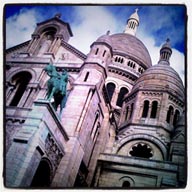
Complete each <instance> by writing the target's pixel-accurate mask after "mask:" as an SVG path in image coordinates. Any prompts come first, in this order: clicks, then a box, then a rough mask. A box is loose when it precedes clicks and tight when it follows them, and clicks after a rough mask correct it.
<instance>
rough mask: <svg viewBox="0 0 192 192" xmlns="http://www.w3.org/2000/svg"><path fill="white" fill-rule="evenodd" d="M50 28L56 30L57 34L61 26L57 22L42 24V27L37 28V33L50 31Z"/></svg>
mask: <svg viewBox="0 0 192 192" xmlns="http://www.w3.org/2000/svg"><path fill="white" fill-rule="evenodd" d="M49 29H51V30H55V31H56V34H58V33H59V31H60V26H58V25H56V24H46V25H44V26H41V27H39V28H37V31H35V34H36V33H38V34H42V33H44V32H46V31H48V30H49Z"/></svg>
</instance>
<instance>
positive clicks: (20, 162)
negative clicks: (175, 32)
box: [4, 11, 186, 188]
mask: <svg viewBox="0 0 192 192" xmlns="http://www.w3.org/2000/svg"><path fill="white" fill-rule="evenodd" d="M138 25H139V16H138V13H137V11H136V12H135V13H133V14H132V15H131V16H130V18H129V19H128V22H127V26H126V28H125V31H124V32H123V33H118V34H110V33H109V32H107V33H106V34H105V35H103V36H101V37H99V38H98V39H97V40H96V41H95V42H93V44H92V45H91V48H90V52H89V54H88V55H85V54H83V53H82V52H81V51H79V50H77V49H76V48H75V47H73V46H71V45H70V44H69V43H68V41H69V39H70V37H72V36H73V34H72V31H71V28H70V25H69V24H68V23H65V22H64V21H62V20H61V19H60V16H59V15H56V16H55V17H53V18H51V19H49V20H47V21H44V22H41V23H38V24H37V27H36V29H35V31H34V33H33V34H32V38H31V40H30V41H27V42H24V43H22V44H19V45H17V46H14V47H12V48H9V49H7V50H6V53H5V64H6V65H5V70H4V71H5V103H6V104H5V105H6V106H5V117H4V119H5V120H4V121H5V127H4V135H5V137H4V138H5V145H4V149H5V150H4V156H5V161H4V164H5V169H4V173H5V174H4V183H5V186H7V187H11V188H15V187H16V188H18V187H19V188H33V187H34V188H41V187H45V188H75V187H77V188H80V187H84V188H123V187H124V188H126V187H127V188H175V187H184V186H185V185H186V134H185V129H186V127H185V88H184V85H183V83H182V80H181V79H180V77H179V75H178V74H177V72H176V71H175V70H174V69H173V68H172V67H171V64H170V62H169V58H170V57H171V54H172V49H171V47H170V43H169V41H168V40H167V41H166V43H165V44H164V45H163V46H162V47H161V49H160V59H159V62H158V64H156V65H152V63H151V58H150V54H149V52H148V50H147V48H146V47H145V45H144V44H143V43H142V41H141V40H139V39H138V38H137V37H136V32H137V28H138ZM49 63H51V64H52V65H54V66H55V67H56V69H57V71H58V73H61V72H62V71H63V70H64V69H65V70H66V71H67V73H68V76H69V78H68V84H67V102H66V105H65V107H64V109H63V110H62V112H61V114H60V111H59V109H58V110H57V111H55V110H54V108H53V106H52V103H51V102H49V101H47V100H46V99H45V97H46V92H47V80H48V79H49V77H48V75H47V74H46V72H45V71H44V68H45V66H47V65H48V64H49Z"/></svg>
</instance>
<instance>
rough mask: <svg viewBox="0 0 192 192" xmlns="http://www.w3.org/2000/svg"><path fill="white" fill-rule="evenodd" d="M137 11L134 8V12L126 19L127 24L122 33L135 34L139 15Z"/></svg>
mask: <svg viewBox="0 0 192 192" xmlns="http://www.w3.org/2000/svg"><path fill="white" fill-rule="evenodd" d="M137 12H138V9H135V12H134V13H133V14H132V15H131V16H130V18H129V19H128V20H127V25H126V28H125V31H124V33H127V34H130V35H134V36H135V34H136V32H137V27H138V26H139V16H138V14H137Z"/></svg>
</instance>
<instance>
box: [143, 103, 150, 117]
mask: <svg viewBox="0 0 192 192" xmlns="http://www.w3.org/2000/svg"><path fill="white" fill-rule="evenodd" d="M148 111H149V101H148V100H145V101H144V104H143V112H142V117H143V118H146V117H147V115H148Z"/></svg>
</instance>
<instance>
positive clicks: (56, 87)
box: [44, 64, 68, 113]
mask: <svg viewBox="0 0 192 192" xmlns="http://www.w3.org/2000/svg"><path fill="white" fill-rule="evenodd" d="M44 70H45V71H46V73H47V75H48V76H49V77H50V79H49V80H48V81H47V88H48V90H47V95H46V99H47V100H48V101H51V99H52V98H54V103H53V108H54V109H55V110H57V108H58V106H59V105H60V113H61V111H62V109H63V108H64V107H65V103H66V99H67V98H66V97H67V82H68V74H67V71H65V70H63V72H62V74H60V73H58V72H57V70H56V68H55V66H53V65H52V64H49V65H47V66H46V67H45V68H44Z"/></svg>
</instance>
